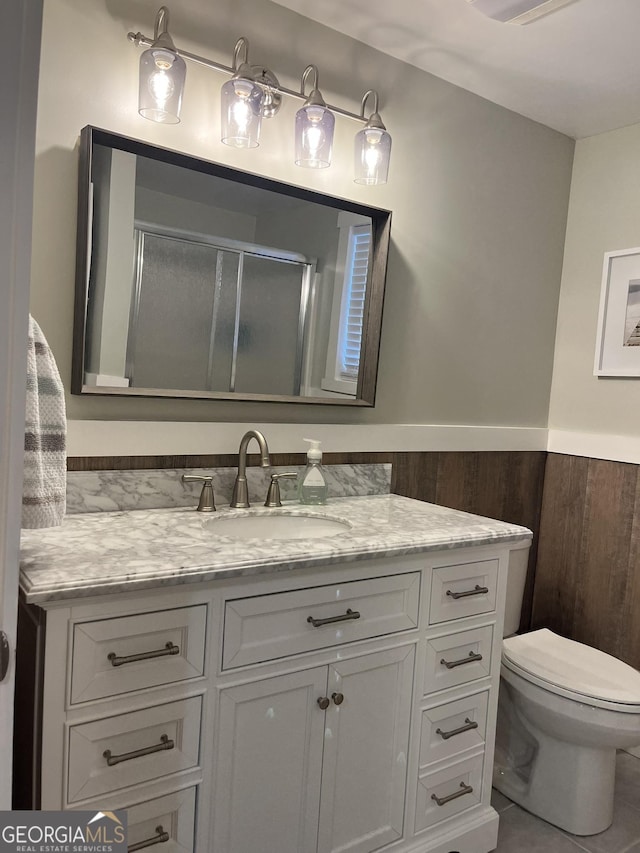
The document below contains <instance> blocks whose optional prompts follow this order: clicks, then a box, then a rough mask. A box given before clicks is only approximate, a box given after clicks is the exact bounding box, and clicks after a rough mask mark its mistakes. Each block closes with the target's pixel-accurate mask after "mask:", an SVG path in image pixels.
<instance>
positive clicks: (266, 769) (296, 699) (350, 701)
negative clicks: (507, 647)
mask: <svg viewBox="0 0 640 853" xmlns="http://www.w3.org/2000/svg"><path fill="white" fill-rule="evenodd" d="M414 652H415V649H414V646H413V645H408V646H407V645H404V646H399V647H397V648H393V649H389V650H386V651H379V652H374V653H372V654H366V655H362V656H358V657H352V658H348V659H346V660H344V661H340V662H339V663H334V664H330V665H329V666H323V667H314V668H313V669H309V670H304V671H303V672H296V673H290V674H287V675H280V676H275V677H271V678H266V679H261V680H259V681H251V682H248V683H246V684H243V685H240V686H237V687H227V688H223V689H222V690H221V691H220V718H219V721H218V747H217V749H216V759H217V760H216V764H217V790H218V794H217V797H216V819H215V820H214V845H213V848H214V850H220V851H222V850H224V851H226V852H227V853H244V851H246V850H252V849H256V848H255V843H256V840H257V839H258V838H259V839H261V842H260V843H261V845H262V849H263V850H265V851H267V850H273V851H279V853H315V851H316V850H317V851H319V853H332V851H338V850H352V851H359V853H368V851H372V850H377V849H379V848H380V847H382V846H384V845H385V844H388V843H389V842H391V841H396V840H397V839H398V838H401V837H402V828H403V814H404V799H405V796H404V795H405V788H406V756H407V752H408V746H409V725H410V719H411V685H412V680H413V664H414Z"/></svg>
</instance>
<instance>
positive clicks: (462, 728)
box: [436, 717, 478, 740]
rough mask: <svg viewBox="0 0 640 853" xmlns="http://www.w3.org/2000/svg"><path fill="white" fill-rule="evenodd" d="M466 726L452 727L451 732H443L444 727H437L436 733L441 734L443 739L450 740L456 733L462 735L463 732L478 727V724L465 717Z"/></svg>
mask: <svg viewBox="0 0 640 853" xmlns="http://www.w3.org/2000/svg"><path fill="white" fill-rule="evenodd" d="M464 722H465V724H464V726H460V728H459V729H452V730H451V731H450V732H443V731H442V729H436V734H437V735H440V737H441V738H442V740H449V738H450V737H455V736H456V735H461V734H462V732H470V731H471V729H477V728H478V724H477V723H476V722H473V721H472V720H470V719H469V717H465V721H464Z"/></svg>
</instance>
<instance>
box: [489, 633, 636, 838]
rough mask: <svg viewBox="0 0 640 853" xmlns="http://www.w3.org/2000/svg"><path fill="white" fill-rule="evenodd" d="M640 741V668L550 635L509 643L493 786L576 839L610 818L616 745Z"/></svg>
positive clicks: (525, 636) (514, 639) (601, 827)
mask: <svg viewBox="0 0 640 853" xmlns="http://www.w3.org/2000/svg"><path fill="white" fill-rule="evenodd" d="M639 743H640V672H638V671H637V670H635V669H633V667H631V666H628V665H627V664H625V663H623V662H622V661H620V660H618V659H617V658H615V657H612V656H611V655H608V654H605V653H604V652H601V651H598V650H597V649H593V648H590V647H589V646H585V645H583V644H582V643H577V642H575V641H574V640H568V639H565V638H564V637H560V636H558V635H557V634H554V633H553V632H552V631H549V630H548V629H541V630H538V631H532V632H530V633H528V634H522V635H519V636H514V637H510V638H508V639H505V640H504V641H503V651H502V667H501V681H500V694H499V700H498V726H497V736H496V755H495V764H494V779H493V784H494V787H496V788H497V789H498V790H499V791H500V792H501V793H503V794H504V795H505V796H507V797H509V799H511V800H513V801H514V802H516V803H518V804H519V805H521V806H522V807H523V808H525V809H527V810H528V811H530V812H532V813H533V814H535V815H538V816H539V817H541V818H543V820H546V821H548V822H549V823H552V824H554V825H555V826H558V827H560V828H561V829H564V830H566V831H568V832H571V833H573V834H575V835H593V834H595V833H598V832H602V831H604V830H605V829H606V828H607V827H608V826H610V824H611V821H612V819H613V793H614V775H615V756H616V749H620V748H625V747H631V746H635V745H637V744H639Z"/></svg>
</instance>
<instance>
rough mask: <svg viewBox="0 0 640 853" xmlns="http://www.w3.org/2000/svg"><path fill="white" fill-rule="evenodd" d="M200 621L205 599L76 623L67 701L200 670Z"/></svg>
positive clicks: (175, 678) (170, 679)
mask: <svg viewBox="0 0 640 853" xmlns="http://www.w3.org/2000/svg"><path fill="white" fill-rule="evenodd" d="M206 624H207V607H206V605H205V604H201V605H197V606H194V607H181V608H176V609H175V610H161V611H159V612H156V613H139V614H136V615H133V616H124V617H117V618H114V619H100V620H98V621H95V622H79V623H77V624H76V625H74V628H73V653H72V664H71V704H75V703H77V702H88V701H91V700H92V699H102V698H104V697H106V696H115V695H117V694H118V693H127V692H129V691H130V690H139V689H140V688H143V687H156V686H158V685H160V684H170V683H171V682H174V681H183V680H184V679H186V678H195V677H197V676H199V675H202V674H203V672H204V644H205V633H206Z"/></svg>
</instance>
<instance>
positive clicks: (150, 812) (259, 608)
mask: <svg viewBox="0 0 640 853" xmlns="http://www.w3.org/2000/svg"><path fill="white" fill-rule="evenodd" d="M523 547H528V540H526V539H525V538H524V537H523V540H522V541H519V542H518V541H514V542H507V543H506V544H488V545H482V546H479V547H464V548H457V549H455V548H454V549H445V550H430V551H426V552H424V553H414V554H411V555H404V556H397V557H388V556H387V557H370V558H366V559H362V560H357V561H354V562H344V563H336V564H334V565H326V566H323V567H320V568H310V569H298V570H286V571H273V572H266V573H265V572H263V573H257V574H256V575H254V576H251V577H248V576H243V577H236V578H226V579H224V580H222V579H221V580H220V581H216V582H211V581H208V582H206V583H205V582H203V583H193V584H189V585H188V586H176V587H173V588H171V589H166V588H165V589H163V590H150V591H149V590H146V591H139V592H135V593H131V594H127V595H125V594H122V593H120V594H117V595H110V596H100V597H94V598H93V599H85V600H82V599H78V600H75V601H74V600H70V601H67V602H64V601H62V602H60V601H58V602H52V603H50V604H44V605H43V609H44V611H45V612H46V636H45V640H44V658H43V659H44V681H43V690H42V699H41V709H42V724H41V734H42V756H41V767H42V770H41V792H42V793H41V801H40V807H41V808H42V809H57V808H69V809H88V808H96V809H101V810H105V809H117V808H127V809H129V821H130V823H131V824H132V826H133V827H134V828H133V829H132V835H131V844H132V845H133V849H143V848H142V847H138V846H136V845H138V844H141V843H145V842H147V841H149V842H150V843H151V842H153V844H152V846H153V847H155V849H157V850H158V851H159V853H168V852H169V851H171V853H175V851H180V853H184V852H185V851H188V853H255V851H260V853H374V851H377V850H382V849H384V850H385V851H389V853H488V851H490V850H492V849H494V847H495V845H496V838H497V826H498V816H497V814H496V813H495V811H494V810H493V809H492V808H491V806H490V793H491V787H490V785H491V770H492V762H493V740H494V734H495V718H496V707H497V690H498V682H499V671H500V650H501V641H502V613H503V609H504V600H505V590H506V576H507V570H508V563H509V554H510V551H511V549H514V548H523ZM169 743H170V744H171V746H170V747H169V746H168V744H169Z"/></svg>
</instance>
